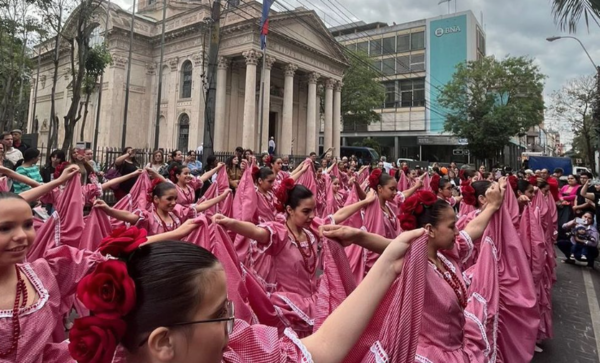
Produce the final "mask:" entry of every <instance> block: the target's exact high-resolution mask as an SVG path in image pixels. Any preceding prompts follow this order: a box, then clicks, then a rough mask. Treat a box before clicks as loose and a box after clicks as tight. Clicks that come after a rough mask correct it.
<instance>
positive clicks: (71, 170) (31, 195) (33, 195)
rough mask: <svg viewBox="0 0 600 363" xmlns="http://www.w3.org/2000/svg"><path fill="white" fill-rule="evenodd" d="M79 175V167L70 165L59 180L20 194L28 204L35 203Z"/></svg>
mask: <svg viewBox="0 0 600 363" xmlns="http://www.w3.org/2000/svg"><path fill="white" fill-rule="evenodd" d="M77 173H79V167H78V166H77V165H70V166H69V167H67V168H65V170H63V172H62V174H61V175H60V177H58V179H54V180H52V181H50V182H48V183H46V184H41V185H40V186H39V187H36V188H33V189H29V190H26V191H24V192H22V193H21V194H19V196H21V198H23V199H25V201H27V202H28V203H32V202H35V201H36V200H38V199H40V198H41V197H43V196H44V195H46V194H48V193H50V192H51V191H52V190H53V189H54V188H57V187H59V186H60V185H61V184H63V183H65V182H67V180H69V179H70V178H72V177H73V175H75V174H77Z"/></svg>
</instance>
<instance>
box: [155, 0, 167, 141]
mask: <svg viewBox="0 0 600 363" xmlns="http://www.w3.org/2000/svg"><path fill="white" fill-rule="evenodd" d="M166 19H167V0H163V13H162V32H161V34H160V61H159V62H158V68H159V70H158V92H157V94H158V95H157V97H156V123H155V124H154V150H158V139H159V135H160V102H161V98H162V79H163V66H162V64H163V58H164V56H165V23H166V22H167V21H166Z"/></svg>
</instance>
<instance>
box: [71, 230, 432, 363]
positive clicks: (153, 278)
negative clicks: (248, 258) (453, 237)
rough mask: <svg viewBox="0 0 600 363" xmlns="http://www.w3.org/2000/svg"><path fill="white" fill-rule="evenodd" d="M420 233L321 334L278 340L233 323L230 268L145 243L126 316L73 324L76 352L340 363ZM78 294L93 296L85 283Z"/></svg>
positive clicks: (150, 360)
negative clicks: (120, 348)
mask: <svg viewBox="0 0 600 363" xmlns="http://www.w3.org/2000/svg"><path fill="white" fill-rule="evenodd" d="M422 234H423V230H416V231H412V232H408V233H405V234H403V235H402V236H400V237H398V238H397V239H396V240H394V241H393V242H391V244H390V245H389V247H388V248H387V249H386V251H385V252H384V253H383V254H382V257H381V258H380V259H379V261H378V263H377V264H376V265H375V266H374V267H373V269H372V271H371V272H370V273H369V275H368V276H367V278H366V279H365V280H366V281H365V282H364V283H363V284H361V285H359V286H358V287H357V288H356V289H355V290H354V291H353V292H352V294H351V295H350V296H348V297H347V298H346V300H344V302H343V303H341V305H340V306H339V307H338V308H337V309H336V310H335V311H334V312H333V313H332V314H331V315H330V316H329V317H328V318H327V319H326V320H325V321H324V322H323V325H322V326H321V327H320V328H319V330H318V331H317V332H315V333H314V334H313V335H311V336H308V337H306V338H303V339H300V338H299V337H298V336H297V335H296V333H294V332H293V331H292V330H290V329H287V330H285V332H284V334H283V335H282V336H281V337H280V334H279V332H278V330H277V328H275V327H268V326H264V325H251V326H250V325H248V324H247V323H245V322H244V321H241V320H235V317H234V316H235V311H234V306H233V303H232V302H231V301H229V299H228V296H227V277H226V274H225V271H224V269H223V266H222V265H221V264H220V262H219V261H218V260H217V259H216V258H215V256H214V255H212V254H211V253H210V252H208V251H207V250H205V249H203V248H201V247H198V246H196V245H193V244H190V243H185V242H179V241H163V242H160V243H153V244H148V245H142V246H141V247H140V248H139V249H137V250H135V251H134V252H133V253H132V254H130V255H129V256H125V257H126V262H125V263H126V274H127V275H128V277H127V278H130V279H131V280H132V284H131V285H127V284H123V286H130V287H125V288H124V289H123V291H127V290H129V291H132V290H133V289H134V290H135V299H134V301H132V303H131V304H129V303H127V305H128V307H127V310H128V311H127V312H126V313H125V314H124V315H121V316H120V317H117V318H115V317H114V316H113V317H106V318H107V319H109V320H112V321H113V322H112V323H103V324H96V325H95V326H94V329H87V323H88V322H89V321H99V320H98V319H96V320H94V319H95V318H96V317H98V316H99V314H97V313H96V312H94V315H95V316H92V317H84V318H83V319H78V320H82V321H80V322H78V320H76V321H75V326H74V328H73V329H72V330H71V333H70V340H71V342H70V350H71V353H72V355H73V357H74V358H76V359H77V360H79V361H83V360H84V358H85V357H92V356H106V357H110V358H112V354H113V352H114V350H115V348H116V344H119V343H120V344H121V345H122V346H123V347H124V348H125V349H124V351H122V352H120V353H119V356H120V357H119V358H120V359H118V361H126V362H128V363H136V362H145V363H154V362H177V363H188V362H189V363H197V362H205V363H218V362H240V363H241V362H264V363H284V362H290V363H291V362H300V361H302V362H313V361H315V362H328V363H336V362H341V361H343V359H344V358H345V357H346V355H347V354H348V352H349V351H350V350H351V349H352V347H353V346H354V344H355V343H356V342H357V341H358V339H359V338H360V336H361V334H362V333H363V331H364V330H365V328H366V327H367V325H368V323H369V321H370V320H371V318H372V316H373V314H374V313H375V311H376V309H377V306H378V304H379V302H380V301H381V300H382V299H383V297H384V295H385V294H386V292H387V290H388V289H389V287H390V286H391V284H392V282H393V281H394V280H395V279H396V277H397V275H398V274H399V272H400V271H401V269H402V264H403V256H404V254H405V253H406V251H407V250H408V247H409V244H410V242H411V240H413V239H415V238H417V237H419V236H421V235H422ZM83 285H86V284H83ZM78 290H80V291H81V290H84V291H86V292H89V293H90V294H94V292H93V290H89V289H87V288H86V287H85V286H84V287H82V284H80V286H79V288H78ZM82 301H84V304H85V303H86V302H87V301H90V299H86V298H84V299H83V300H82ZM92 310H93V309H92ZM104 313H105V315H104V316H106V311H104ZM349 316H352V319H348V317H349ZM90 318H91V319H90ZM115 320H117V321H116V322H115ZM115 336H116V339H113V338H114V337H115ZM98 337H100V338H98ZM367 354H370V353H367ZM121 359H122V360H121ZM108 361H110V360H108Z"/></svg>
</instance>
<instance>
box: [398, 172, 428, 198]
mask: <svg viewBox="0 0 600 363" xmlns="http://www.w3.org/2000/svg"><path fill="white" fill-rule="evenodd" d="M424 177H425V174H423V175H421V176H420V177H418V178H417V180H416V181H415V185H413V186H412V187H410V188H409V189H406V190H405V191H403V192H402V194H404V198H409V197H410V196H411V195H413V194H415V192H416V191H417V190H419V189H420V188H421V187H422V186H423V178H424Z"/></svg>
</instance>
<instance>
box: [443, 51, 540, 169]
mask: <svg viewBox="0 0 600 363" xmlns="http://www.w3.org/2000/svg"><path fill="white" fill-rule="evenodd" d="M544 78H545V76H544V75H542V74H541V73H540V72H539V69H538V67H537V66H535V65H534V64H533V60H531V59H527V58H523V57H516V58H515V57H507V58H505V59H504V60H502V61H498V60H496V59H494V58H493V57H487V58H484V59H482V60H480V61H471V62H467V63H461V64H459V65H458V66H457V67H456V72H455V73H454V76H453V79H452V80H451V81H450V82H449V83H448V84H446V85H445V86H444V88H443V89H442V91H441V92H440V97H439V98H438V102H439V104H440V105H441V106H442V107H444V108H445V109H446V111H447V116H446V121H445V125H444V128H445V130H446V131H449V132H451V133H452V134H454V135H456V136H458V137H460V138H466V139H468V140H469V149H470V150H471V153H472V154H473V155H475V156H476V157H478V158H481V159H488V158H494V157H495V156H496V155H498V153H499V152H500V151H501V150H503V148H504V146H505V145H506V144H508V142H509V140H510V138H511V137H513V136H515V135H517V134H519V133H521V132H524V131H526V130H528V129H529V128H531V127H533V126H536V125H539V124H540V123H541V122H542V121H543V120H544V116H543V111H544V100H543V98H542V91H543V88H544V83H543V81H544Z"/></svg>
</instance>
